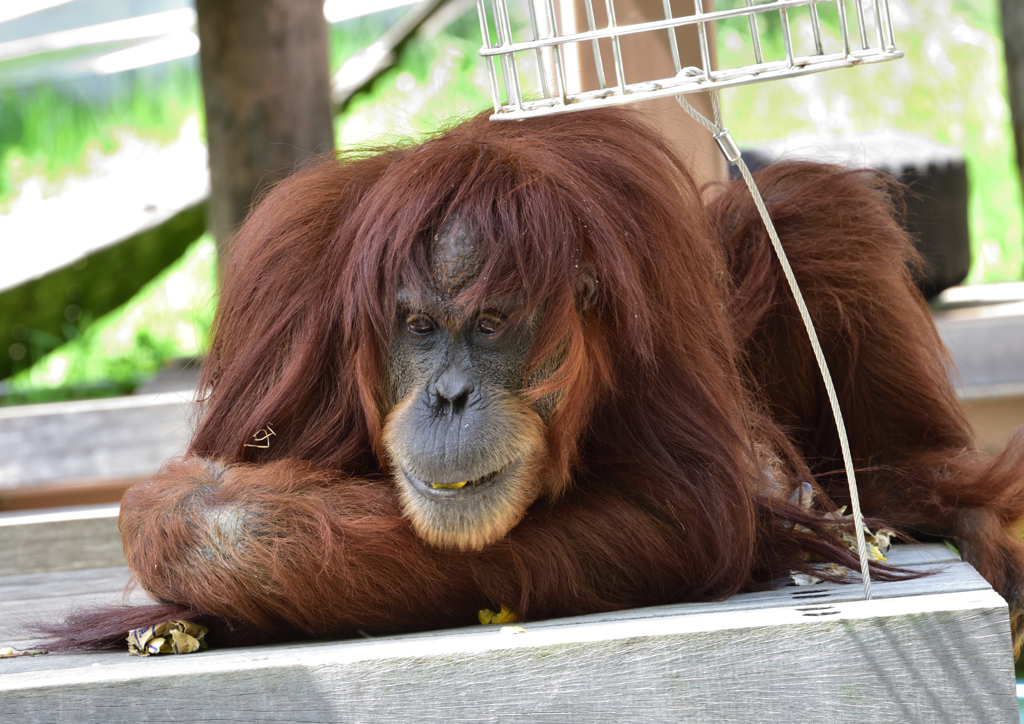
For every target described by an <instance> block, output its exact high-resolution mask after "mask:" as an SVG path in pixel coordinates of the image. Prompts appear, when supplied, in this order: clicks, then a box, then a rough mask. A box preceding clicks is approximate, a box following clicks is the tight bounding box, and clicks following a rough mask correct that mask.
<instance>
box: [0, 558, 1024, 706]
mask: <svg viewBox="0 0 1024 724" xmlns="http://www.w3.org/2000/svg"><path fill="white" fill-rule="evenodd" d="M914 548H917V549H918V550H917V551H908V552H907V554H906V555H907V556H908V557H909V558H911V559H916V560H918V561H921V562H920V563H918V565H924V564H925V562H926V561H927V560H929V559H932V560H937V561H938V562H939V563H940V564H942V565H943V566H944V567H943V568H941V570H940V571H939V572H938V573H936V574H935V575H933V576H930V577H929V578H926V579H921V580H922V581H927V586H928V587H929V591H928V592H924V593H921V594H920V595H912V596H896V597H892V593H893V590H894V589H895V587H897V586H900V585H903V584H902V583H876V585H875V592H876V598H875V599H874V600H872V601H863V600H856V587H854V586H836V585H835V584H832V586H833V587H837V588H845V589H848V590H849V591H850V592H851V594H850V595H851V596H853V598H854V600H846V601H839V600H833V599H828V600H825V601H823V602H822V601H820V600H816V601H808V600H807V599H801V598H796V596H798V595H799V594H800V593H801V592H803V589H804V587H787V588H784V589H779V590H776V591H770V592H765V593H761V594H742V595H739V596H734V597H733V598H731V599H729V600H728V601H723V602H718V603H710V604H696V605H691V604H685V605H677V606H663V607H659V608H657V609H641V610H636V611H628V612H620V613H618V614H609V615H601V616H581V617H576V618H571V619H559V620H552V621H538V622H528V623H524V624H522V629H524V632H523V633H507V632H503V631H502V629H501V627H495V626H487V627H481V626H473V627H469V628H465V629H458V630H453V631H435V632H428V633H423V634H414V635H403V636H390V637H382V638H378V639H372V640H362V639H360V640H356V641H342V642H314V643H302V644H286V645H279V646H265V647H252V648H247V649H235V650H211V651H207V652H204V653H201V654H197V655H190V656H183V657H154V658H148V659H135V658H129V657H126V656H125V655H124V654H123V653H116V652H104V653H94V654H75V655H49V656H42V657H35V658H20V659H10V660H4V661H0V674H2V675H0V701H2V702H3V711H4V715H5V719H8V718H9V719H10V720H12V721H19V720H24V721H36V720H58V721H61V720H65V719H74V720H75V721H81V722H88V721H104V722H121V721H125V722H128V721H131V722H147V721H195V720H197V719H207V718H216V719H218V720H224V721H247V722H264V721H266V722H270V721H275V722H276V721H339V722H348V721H353V722H355V721H359V722H364V721H377V720H387V721H422V722H431V721H445V722H449V721H454V722H461V721H492V722H503V721H523V720H526V721H536V722H612V721H615V722H619V721H652V722H668V721H680V720H685V721H694V722H712V721H715V722H778V721H829V722H857V723H858V724H860V723H861V722H891V721H901V722H926V721H927V722H935V721H944V722H945V721H956V722H975V721H978V722H980V721H984V722H1011V721H1017V718H1016V711H1017V705H1016V695H1015V688H1014V679H1013V662H1012V658H1011V655H1010V650H1009V644H1010V641H1009V623H1008V619H1007V613H1006V606H1005V603H1004V602H1003V601H1002V599H1001V598H999V596H998V595H996V594H995V593H994V592H993V591H992V590H991V589H989V588H987V587H983V588H976V587H975V586H976V585H977V581H978V580H980V578H979V577H978V576H977V574H976V573H974V572H973V571H972V570H969V568H970V567H969V566H968V565H967V564H965V563H960V562H957V561H956V560H955V556H952V555H951V552H948V549H946V550H945V551H944V550H943V548H944V547H936V546H931V547H914ZM922 548H926V549H924V550H922ZM899 555H901V554H897V557H898V556H899ZM904 565H906V564H904ZM116 571H117V569H110V570H107V571H102V572H85V571H82V572H76V573H72V574H67V576H65V575H63V574H62V575H61V576H59V577H56V576H41V577H36V578H32V577H28V576H16V577H8V578H4V579H0V601H4V602H5V603H4V604H3V606H2V607H0V611H3V612H4V617H5V618H6V617H7V616H14V617H20V616H23V615H24V614H25V613H26V612H27V611H29V610H31V609H38V608H40V607H41V606H47V601H48V600H49V601H53V600H58V599H60V601H61V603H64V601H65V600H66V597H65V596H63V595H62V592H65V593H66V592H67V590H68V589H69V588H74V587H75V586H81V587H82V588H83V590H84V589H85V588H89V589H90V593H89V594H88V595H91V596H96V595H97V594H100V595H102V590H101V589H103V588H111V587H113V586H116V585H118V583H119V582H120V581H121V580H123V579H119V578H117V575H118V574H117V573H116ZM964 572H966V573H969V574H970V575H966V574H965V573H964ZM57 578H60V579H63V581H62V582H63V584H64V585H63V586H61V585H54V584H55V581H56V579H57ZM964 587H967V588H968V589H969V590H961V589H963V588H964ZM817 588H819V587H817V586H815V587H811V589H810V590H814V589H817ZM922 590H923V589H922ZM15 591H17V592H18V593H17V594H16V597H17V598H18V601H13V600H12V598H10V597H9V596H8V592H11V593H13V592H15ZM37 594H38V595H39V597H38V598H37V597H36V596H37ZM108 595H113V591H111V594H108ZM765 595H768V596H769V597H774V603H771V602H768V601H765V600H764V596H765ZM752 597H761V601H762V604H763V605H762V606H759V607H755V608H750V601H751V599H752ZM16 603H17V604H18V605H17V606H15V605H14V604H16ZM776 604H777V605H776ZM30 607H31V609H30ZM47 607H49V606H47ZM8 630H9V629H8ZM0 635H2V634H0ZM155 692H159V694H158V695H157V694H155ZM147 702H148V703H149V704H151V705H150V706H147V705H146V703H147Z"/></svg>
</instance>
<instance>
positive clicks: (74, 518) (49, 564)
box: [0, 504, 125, 576]
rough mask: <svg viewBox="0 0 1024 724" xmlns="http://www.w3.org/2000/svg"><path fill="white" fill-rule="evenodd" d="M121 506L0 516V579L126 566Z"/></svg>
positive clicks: (97, 506) (95, 506) (0, 514)
mask: <svg viewBox="0 0 1024 724" xmlns="http://www.w3.org/2000/svg"><path fill="white" fill-rule="evenodd" d="M119 508H120V506H119V505H117V504H114V505H110V504H107V505H91V506H83V507H76V508H66V509H61V510H46V511H33V512H31V513H0V550H2V551H3V552H4V554H3V555H2V556H0V576H11V575H16V574H26V573H49V572H52V571H75V570H81V569H90V568H105V567H108V566H123V565H125V560H124V552H123V551H122V549H121V536H120V534H119V533H118V531H117V514H118V510H119Z"/></svg>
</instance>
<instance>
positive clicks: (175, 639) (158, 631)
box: [128, 621, 208, 656]
mask: <svg viewBox="0 0 1024 724" xmlns="http://www.w3.org/2000/svg"><path fill="white" fill-rule="evenodd" d="M207 630H208V629H207V628H206V626H200V625H199V624H197V623H193V622H191V621H165V622H164V623H161V624H157V625H156V626H146V627H144V628H137V629H133V630H131V631H129V632H128V653H129V654H130V655H132V656H153V655H156V654H191V653H192V652H194V651H201V650H202V649H205V648H206V638H205V637H206V632H207Z"/></svg>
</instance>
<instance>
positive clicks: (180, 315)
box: [7, 234, 217, 404]
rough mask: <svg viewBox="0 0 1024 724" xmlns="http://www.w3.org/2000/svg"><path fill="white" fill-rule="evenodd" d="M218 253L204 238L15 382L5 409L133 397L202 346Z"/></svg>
mask: <svg viewBox="0 0 1024 724" xmlns="http://www.w3.org/2000/svg"><path fill="white" fill-rule="evenodd" d="M216 273H217V264H216V247H215V244H214V241H213V237H212V236H211V235H210V234H204V235H203V236H202V237H200V238H199V239H197V240H196V241H195V242H194V243H193V244H192V245H191V246H190V247H189V248H188V250H187V251H186V252H185V254H184V255H183V256H182V257H181V258H180V259H179V260H178V261H176V262H175V263H174V264H173V265H171V266H170V267H168V268H167V269H165V270H164V271H163V272H162V273H161V274H160V275H159V276H157V277H156V278H154V279H153V280H152V281H150V282H149V284H147V285H146V286H144V287H143V288H142V289H141V290H139V292H138V293H137V294H136V295H135V296H134V297H132V299H131V300H129V301H128V302H126V303H125V304H124V305H122V306H121V307H119V308H118V309H116V310H114V311H113V312H111V313H110V314H106V315H104V316H103V317H101V318H100V319H98V320H96V321H95V322H93V323H92V324H89V323H88V322H86V323H84V324H81V325H79V326H80V328H81V332H80V334H79V335H78V336H76V337H75V338H74V339H72V340H71V341H70V342H68V343H67V344H64V345H62V346H61V347H59V348H58V349H56V350H55V351H54V352H52V353H51V354H49V355H47V356H46V357H44V358H43V359H41V360H40V361H39V362H38V363H36V364H34V365H32V366H31V367H29V368H28V369H26V370H24V371H23V372H20V373H18V374H16V375H14V376H13V377H11V378H10V379H9V380H8V382H7V385H8V397H7V403H8V404H11V403H24V402H45V401H48V400H52V399H69V398H74V397H85V396H95V395H103V394H117V393H125V392H130V391H131V390H132V389H134V388H135V386H136V385H137V384H139V382H141V381H142V380H144V379H146V378H147V377H150V376H151V375H152V374H153V373H155V372H156V371H157V370H159V369H160V367H161V366H162V365H163V364H165V363H166V362H167V361H168V360H171V359H175V358H180V357H194V356H196V355H198V354H200V353H201V352H202V351H203V350H204V347H205V344H206V339H207V337H208V336H209V331H210V327H211V325H212V323H213V313H214V308H215V305H216Z"/></svg>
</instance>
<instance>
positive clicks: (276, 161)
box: [196, 0, 334, 258]
mask: <svg viewBox="0 0 1024 724" xmlns="http://www.w3.org/2000/svg"><path fill="white" fill-rule="evenodd" d="M196 11H197V12H198V16H199V40H200V50H199V56H200V68H201V72H202V80H203V97H204V100H205V103H206V137H207V142H208V143H209V149H210V183H211V189H212V190H211V196H210V229H211V231H213V233H214V236H216V238H217V245H218V248H219V249H220V250H221V251H222V252H223V251H224V250H225V249H226V245H227V244H228V243H229V240H230V238H231V235H232V234H233V233H234V230H235V229H236V228H237V226H238V224H240V223H241V221H242V219H244V218H245V215H246V214H247V213H248V211H249V207H250V205H251V203H252V202H253V200H254V199H255V198H257V197H258V195H259V194H260V192H262V191H263V190H265V189H266V188H267V187H268V186H269V185H270V184H272V183H274V182H275V181H277V180H279V179H281V178H283V177H284V176H285V175H287V174H288V173H290V172H291V171H293V170H294V169H295V168H296V167H297V166H299V165H300V164H302V163H303V162H305V161H306V160H307V159H308V158H309V156H310V155H311V154H317V153H330V152H332V151H333V150H334V131H333V123H332V118H331V101H330V79H329V75H330V71H329V67H328V53H327V21H326V19H325V18H324V8H323V0H197V1H196ZM222 258H223V254H222Z"/></svg>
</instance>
